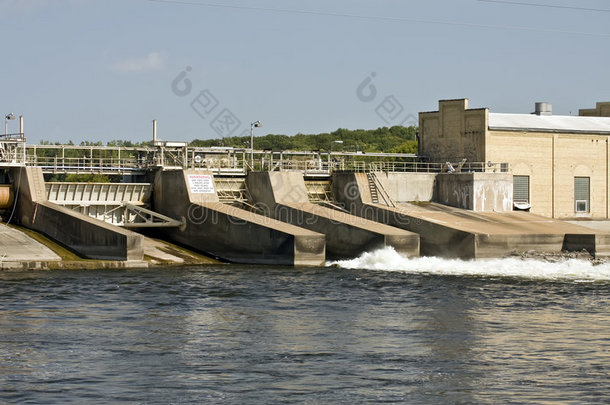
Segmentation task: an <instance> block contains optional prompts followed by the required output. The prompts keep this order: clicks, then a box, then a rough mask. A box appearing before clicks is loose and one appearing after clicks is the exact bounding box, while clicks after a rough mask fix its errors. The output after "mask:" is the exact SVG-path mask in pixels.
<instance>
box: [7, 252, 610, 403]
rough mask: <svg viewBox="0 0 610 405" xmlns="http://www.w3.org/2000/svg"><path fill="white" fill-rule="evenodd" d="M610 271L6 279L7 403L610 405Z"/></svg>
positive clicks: (356, 270)
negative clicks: (464, 404) (565, 404)
mask: <svg viewBox="0 0 610 405" xmlns="http://www.w3.org/2000/svg"><path fill="white" fill-rule="evenodd" d="M609 296H610V265H598V266H592V265H590V264H589V263H588V262H584V261H570V262H565V263H561V264H550V263H544V262H539V261H522V260H513V259H504V260H491V261H477V262H461V261H450V260H440V259H426V258H421V259H412V260H409V259H405V258H401V257H400V256H398V255H396V254H395V253H394V252H393V251H391V250H383V251H378V252H374V253H371V254H368V255H365V256H363V257H361V258H359V259H356V260H353V261H346V262H341V263H337V264H335V265H333V266H328V267H325V268H308V269H299V268H297V269H295V268H290V267H270V266H258V267H257V266H239V265H213V266H207V267H194V268H180V269H176V268H166V269H152V270H118V271H117V270H112V271H111V270H104V271H38V272H6V273H0V298H1V299H0V340H1V343H0V383H1V385H0V403H20V404H24V403H25V404H27V403H61V404H66V403H75V404H76V403H78V404H83V403H88V404H91V403H142V404H144V403H147V404H170V403H198V404H199V403H234V404H242V403H280V402H281V403H308V404H309V403H324V404H328V403H380V402H384V403H483V404H485V403H488V404H497V403H532V402H535V403H549V404H550V403H570V402H572V403H608V402H610V303H609Z"/></svg>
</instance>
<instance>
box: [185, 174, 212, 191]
mask: <svg viewBox="0 0 610 405" xmlns="http://www.w3.org/2000/svg"><path fill="white" fill-rule="evenodd" d="M188 178H189V188H190V189H191V193H193V194H214V178H213V177H212V175H210V174H189V175H188Z"/></svg>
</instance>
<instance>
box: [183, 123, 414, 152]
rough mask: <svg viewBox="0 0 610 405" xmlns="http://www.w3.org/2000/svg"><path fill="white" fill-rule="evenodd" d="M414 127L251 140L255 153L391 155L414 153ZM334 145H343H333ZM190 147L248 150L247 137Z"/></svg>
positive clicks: (195, 141)
mask: <svg viewBox="0 0 610 405" xmlns="http://www.w3.org/2000/svg"><path fill="white" fill-rule="evenodd" d="M416 130H417V128H416V127H413V126H411V127H400V126H393V127H390V128H388V127H381V128H377V129H355V130H350V129H343V128H340V129H337V130H336V131H333V132H330V133H322V134H309V135H306V134H297V135H293V136H288V135H274V134H269V135H265V136H255V137H254V149H258V150H262V149H271V150H274V151H280V150H321V151H327V150H329V149H330V148H331V145H332V150H333V151H343V152H356V151H362V152H394V153H417V141H416V139H415V132H416ZM335 141H342V143H336V142H335ZM191 146H201V147H212V146H227V147H233V148H249V147H250V137H249V136H242V137H227V138H217V139H205V140H201V139H195V140H194V141H192V142H191Z"/></svg>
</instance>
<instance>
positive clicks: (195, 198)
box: [153, 170, 325, 266]
mask: <svg viewBox="0 0 610 405" xmlns="http://www.w3.org/2000/svg"><path fill="white" fill-rule="evenodd" d="M153 208H154V209H155V211H157V212H159V213H162V214H164V215H167V216H170V217H173V218H176V219H177V218H182V219H183V220H184V226H183V227H182V228H180V229H166V230H163V231H162V233H163V234H164V235H165V236H166V237H168V238H169V239H171V240H173V241H175V242H178V243H180V244H182V245H185V246H188V247H191V248H193V249H195V250H198V251H202V252H205V253H207V254H211V255H214V256H217V257H219V258H222V259H224V260H227V261H230V262H235V263H254V264H284V265H294V266H321V265H324V263H325V241H324V235H322V234H319V233H316V232H312V231H309V230H307V229H303V228H300V227H297V226H293V225H290V224H286V223H284V222H281V221H278V220H275V219H272V218H268V217H265V216H262V215H259V214H256V213H253V212H250V211H246V210H243V209H240V208H236V207H233V206H230V205H228V204H224V203H221V202H219V199H218V195H217V193H216V191H215V189H214V177H213V175H212V174H211V173H210V172H203V171H195V170H166V171H159V172H157V175H156V177H155V184H154V192H153Z"/></svg>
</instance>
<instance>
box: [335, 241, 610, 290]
mask: <svg viewBox="0 0 610 405" xmlns="http://www.w3.org/2000/svg"><path fill="white" fill-rule="evenodd" d="M328 265H330V266H333V265H335V266H339V267H343V268H347V269H367V270H376V271H395V272H404V273H413V274H435V275H451V276H480V277H519V278H526V279H533V280H571V281H579V282H592V281H610V263H606V264H599V265H595V266H594V265H593V264H592V263H591V262H589V261H587V260H576V259H569V260H565V261H562V262H560V263H549V262H546V261H542V260H535V259H520V258H507V259H485V260H468V261H467V260H457V259H441V258H437V257H418V258H412V259H409V258H407V257H405V256H402V255H400V254H398V253H397V252H396V251H395V250H394V248H392V247H385V248H383V249H379V250H376V251H374V252H366V253H363V254H362V255H361V256H360V257H357V258H355V259H351V260H339V261H335V262H329V263H328Z"/></svg>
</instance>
